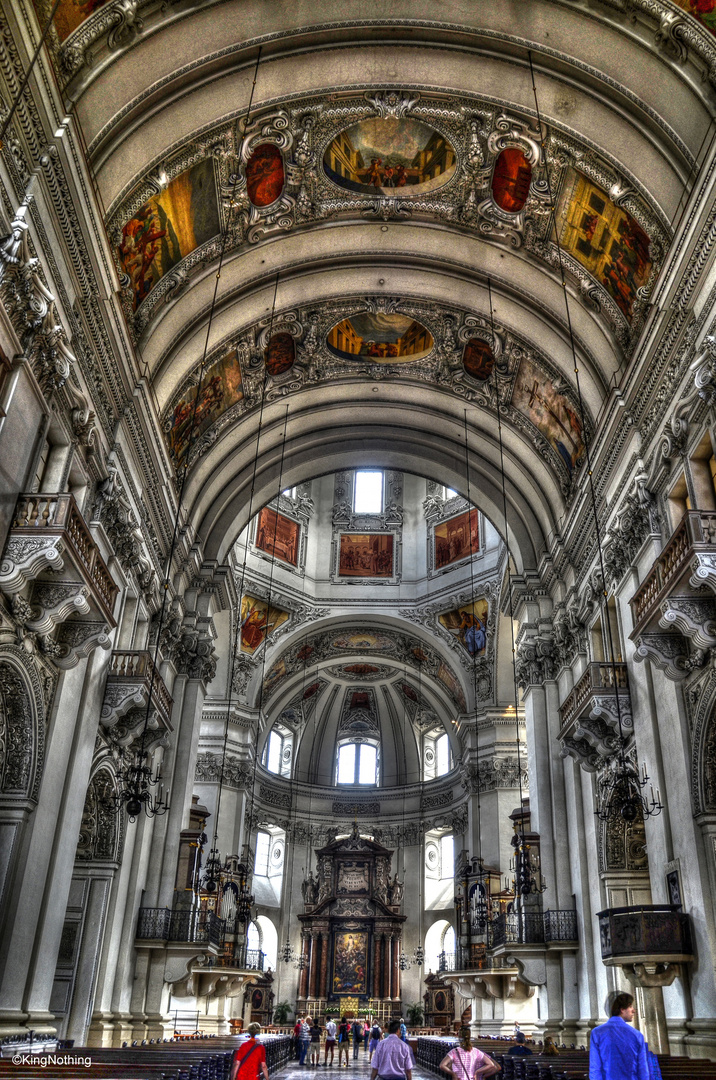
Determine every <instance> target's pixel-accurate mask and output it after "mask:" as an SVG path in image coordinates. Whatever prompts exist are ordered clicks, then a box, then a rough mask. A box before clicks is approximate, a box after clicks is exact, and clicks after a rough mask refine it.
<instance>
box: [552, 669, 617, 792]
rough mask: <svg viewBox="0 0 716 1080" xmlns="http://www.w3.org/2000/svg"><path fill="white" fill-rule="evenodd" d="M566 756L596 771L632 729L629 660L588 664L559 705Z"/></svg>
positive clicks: (590, 770) (563, 752)
mask: <svg viewBox="0 0 716 1080" xmlns="http://www.w3.org/2000/svg"><path fill="white" fill-rule="evenodd" d="M559 718H560V723H561V728H560V732H559V741H560V742H561V744H562V757H568V756H569V757H573V758H574V759H575V760H576V761H578V762H579V764H580V765H581V766H582V768H583V769H586V770H587V771H588V772H594V771H595V770H596V769H597V768H598V767H599V764H600V763H601V761H602V760H604V759H605V758H607V757H609V756H610V754H612V753H613V752H614V751H615V750H616V749H617V748H618V745H619V739H620V735H628V734H630V733H631V730H632V710H631V697H630V694H629V679H628V676H627V666H626V664H617V663H615V664H610V663H593V664H588V665H587V668H586V670H585V672H584V674H583V675H582V677H581V679H580V680H579V682H578V683H577V684H576V685H575V686H574V687H573V688H572V690H571V691H570V692H569V694H568V695H567V697H566V698H565V699H564V701H563V703H562V705H561V706H560V709H559Z"/></svg>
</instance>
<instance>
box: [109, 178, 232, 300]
mask: <svg viewBox="0 0 716 1080" xmlns="http://www.w3.org/2000/svg"><path fill="white" fill-rule="evenodd" d="M218 232H219V205H218V202H217V198H216V183H215V181H214V163H213V161H212V159H211V158H207V159H205V160H204V161H198V162H197V163H196V165H193V166H192V167H191V168H190V169H187V170H186V171H185V172H183V173H181V174H180V175H179V176H177V177H175V178H174V179H173V180H171V181H170V182H169V183H168V184H167V186H166V187H165V188H164V190H163V191H161V192H160V193H159V194H158V195H154V196H152V198H151V199H149V200H148V201H147V202H145V204H144V206H142V207H141V208H140V209H139V210H138V211H137V213H136V214H135V215H134V217H133V218H132V219H131V220H130V221H128V222H127V224H126V225H125V226H124V228H123V229H122V240H121V242H120V245H119V248H118V249H117V250H118V254H119V261H120V264H121V266H122V269H123V270H124V272H125V274H127V276H128V277H129V280H130V283H131V289H132V304H133V308H134V310H135V311H136V310H137V308H138V307H139V305H140V304H141V302H142V300H144V298H145V297H146V296H147V295H148V294H149V292H150V291H151V290H152V289H153V287H154V286H155V285H156V284H157V282H158V281H161V279H162V278H163V277H164V275H165V274H166V273H168V272H169V271H170V270H171V269H172V268H173V267H174V266H176V264H177V263H178V262H180V261H181V260H182V259H183V258H185V257H186V256H187V255H189V254H190V252H192V251H194V249H195V248H197V247H200V246H201V245H202V244H205V243H206V242H207V240H211V238H212V237H213V236H216V235H217V233H218Z"/></svg>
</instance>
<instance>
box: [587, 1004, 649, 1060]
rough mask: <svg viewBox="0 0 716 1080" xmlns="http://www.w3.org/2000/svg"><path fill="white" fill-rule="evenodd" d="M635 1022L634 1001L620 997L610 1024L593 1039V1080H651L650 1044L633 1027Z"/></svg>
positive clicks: (599, 1030)
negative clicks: (648, 1048)
mask: <svg viewBox="0 0 716 1080" xmlns="http://www.w3.org/2000/svg"><path fill="white" fill-rule="evenodd" d="M633 1019H634V998H633V997H632V996H631V994H617V996H616V997H615V998H614V1001H613V1003H612V1010H611V1015H610V1017H609V1019H608V1020H607V1022H606V1024H600V1026H599V1027H597V1028H595V1029H594V1031H593V1032H592V1034H591V1038H590V1040H589V1080H649V1062H648V1060H647V1056H646V1041H645V1039H644V1036H643V1035H642V1034H641V1032H640V1031H637V1030H636V1028H633V1027H630V1026H629V1025H630V1024H631V1022H632V1020H633Z"/></svg>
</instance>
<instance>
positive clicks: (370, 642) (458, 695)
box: [262, 626, 467, 712]
mask: <svg viewBox="0 0 716 1080" xmlns="http://www.w3.org/2000/svg"><path fill="white" fill-rule="evenodd" d="M341 653H350V654H354V655H355V654H359V655H361V656H365V657H366V660H365V663H366V664H367V665H368V666H370V667H373V666H377V667H380V666H381V665H374V664H373V663H372V659H373V658H380V657H381V656H384V657H390V659H391V660H392V661H393V662H397V663H399V664H404V665H407V666H409V667H411V668H418V669H419V670H420V672H421V674H422V675H424V676H432V677H433V678H434V679H437V681H438V682H440V683H441V685H442V687H443V689H444V690H445V691H446V692H447V693H448V695H449V696H450V697H451V698H452V700H453V701H454V703H455V705H457V707H458V709H459V710H460V711H461V712H464V711H465V710H466V709H467V701H466V698H465V691H464V689H463V687H462V683H461V682H460V679H459V677H458V675H457V673H456V671H455V670H454V669H453V668H452V667H451V665H450V664H448V663H447V662H446V661H445V660H443V658H442V657H441V656H440V655H439V654H438V653H437V652H436V651H435V650H434V649H433V648H431V646H430V645H427V644H426V643H425V642H424V641H421V640H420V639H419V638H417V637H414V636H413V635H412V634H404V633H400V632H398V631H396V630H392V629H390V630H388V629H385V630H373V629H368V628H365V627H362V626H361V627H354V628H347V629H345V630H342V631H337V630H335V629H334V630H320V631H316V632H315V633H313V634H311V635H310V636H305V637H303V638H302V639H301V641H298V642H294V643H293V644H292V645H289V647H288V648H287V649H286V651H285V652H284V653H282V655H281V656H280V657H279V658H278V659H277V660H275V661H274V663H273V664H272V665H271V667H270V668H269V670H268V671H267V673H266V677H265V678H264V682H263V697H262V700H263V701H264V702H266V701H268V700H269V699H270V698H271V697H272V695H273V694H274V693H275V691H276V690H277V689H278V687H279V686H280V685H281V684H282V683H284V682H286V681H287V680H289V679H290V678H291V677H292V676H295V675H297V674H299V673H301V674H305V676H306V681H307V682H308V683H310V682H311V681H312V680H313V679H314V678H315V676H313V675H312V674H311V669H312V668H314V669H315V665H317V664H319V663H322V662H323V661H325V660H328V661H330V660H333V659H334V658H335V659H338V658H339V657H340V655H341ZM369 657H370V658H371V659H368V658H369ZM360 663H361V664H362V663H363V661H361V662H360ZM349 666H352V665H349ZM292 700H293V699H292Z"/></svg>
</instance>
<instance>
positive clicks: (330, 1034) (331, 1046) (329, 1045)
mask: <svg viewBox="0 0 716 1080" xmlns="http://www.w3.org/2000/svg"><path fill="white" fill-rule="evenodd" d="M336 1031H337V1028H336V1022H335V1020H329V1021H328V1023H327V1024H326V1051H325V1057H324V1058H323V1064H324V1066H326V1067H328V1051H329V1050H330V1052H331V1061H330V1064H331V1065H333V1055H334V1054H335V1052H336Z"/></svg>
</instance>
